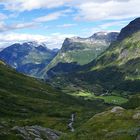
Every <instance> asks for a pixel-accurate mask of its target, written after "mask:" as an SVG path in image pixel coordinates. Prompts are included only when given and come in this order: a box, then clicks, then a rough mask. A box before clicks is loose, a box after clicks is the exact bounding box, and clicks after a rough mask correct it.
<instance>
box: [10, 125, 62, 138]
mask: <svg viewBox="0 0 140 140" xmlns="http://www.w3.org/2000/svg"><path fill="white" fill-rule="evenodd" d="M12 131H14V132H15V133H16V135H17V136H18V137H21V138H23V139H24V140H58V138H59V137H60V135H61V134H62V133H61V132H59V131H56V130H52V129H49V128H44V127H41V126H38V125H34V126H25V127H19V126H15V127H13V128H12Z"/></svg>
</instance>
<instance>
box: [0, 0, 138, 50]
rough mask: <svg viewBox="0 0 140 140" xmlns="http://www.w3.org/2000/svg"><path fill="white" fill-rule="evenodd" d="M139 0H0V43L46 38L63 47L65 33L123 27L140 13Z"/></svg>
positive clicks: (51, 45)
mask: <svg viewBox="0 0 140 140" xmlns="http://www.w3.org/2000/svg"><path fill="white" fill-rule="evenodd" d="M139 5H140V1H139V0H0V47H1V48H4V47H7V46H8V45H10V44H13V43H15V42H25V41H39V42H45V43H46V44H47V46H48V47H49V48H60V47H61V44H62V42H63V40H64V39H65V38H66V37H72V36H81V37H88V36H91V35H92V34H93V33H95V32H99V31H120V29H121V28H122V27H124V26H125V25H127V24H128V23H129V22H130V21H131V20H133V19H135V18H136V17H139V16H140V8H139Z"/></svg>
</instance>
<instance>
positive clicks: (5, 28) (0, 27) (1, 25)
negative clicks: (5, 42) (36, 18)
mask: <svg viewBox="0 0 140 140" xmlns="http://www.w3.org/2000/svg"><path fill="white" fill-rule="evenodd" d="M37 25H38V24H37V23H34V22H29V23H18V24H12V25H9V24H5V22H0V32H6V31H12V30H17V29H24V28H33V27H36V26H37Z"/></svg>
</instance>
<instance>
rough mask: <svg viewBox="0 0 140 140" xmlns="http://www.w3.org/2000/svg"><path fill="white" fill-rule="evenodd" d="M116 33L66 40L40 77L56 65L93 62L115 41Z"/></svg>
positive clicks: (99, 33) (102, 33) (103, 33)
mask: <svg viewBox="0 0 140 140" xmlns="http://www.w3.org/2000/svg"><path fill="white" fill-rule="evenodd" d="M117 36H118V33H117V32H110V33H108V32H98V33H95V34H94V35H92V36H91V37H89V38H80V37H73V38H66V39H65V41H64V43H63V45H62V48H61V50H60V51H59V53H58V54H57V55H56V57H55V58H54V59H53V60H52V61H51V62H50V64H49V65H48V66H47V67H46V68H45V69H44V70H42V72H41V73H42V74H41V75H43V76H44V75H45V74H46V72H47V71H48V70H49V69H51V68H53V67H55V66H57V64H58V63H77V64H79V65H84V64H87V63H89V62H91V61H92V60H94V59H95V58H96V57H97V56H98V55H100V54H101V53H102V52H104V51H105V50H106V49H107V48H108V47H109V45H110V43H111V42H114V41H115V40H116V39H117ZM54 69H55V68H54Z"/></svg>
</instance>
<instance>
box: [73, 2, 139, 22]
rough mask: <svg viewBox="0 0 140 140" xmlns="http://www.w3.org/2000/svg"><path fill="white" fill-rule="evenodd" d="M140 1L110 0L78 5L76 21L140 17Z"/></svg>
mask: <svg viewBox="0 0 140 140" xmlns="http://www.w3.org/2000/svg"><path fill="white" fill-rule="evenodd" d="M139 5H140V1H139V0H129V1H119V0H116V1H115V0H109V1H104V2H97V1H96V2H95V1H90V2H84V3H81V4H79V5H77V7H76V8H77V9H78V14H77V16H76V18H75V19H77V20H86V21H96V20H120V19H127V18H134V17H138V16H140V8H139Z"/></svg>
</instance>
